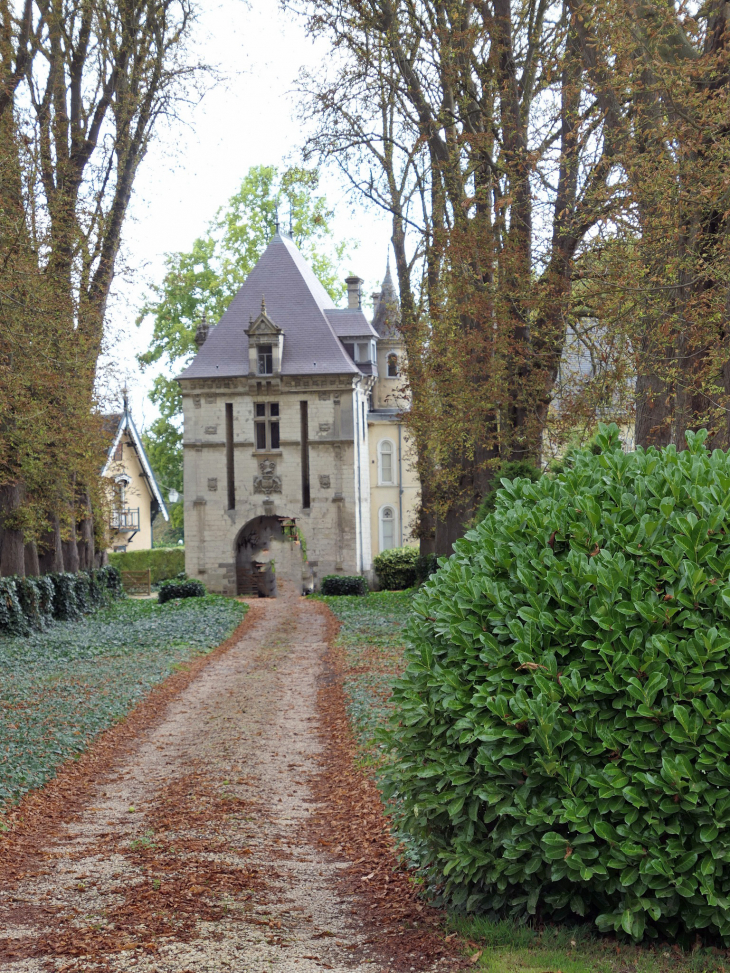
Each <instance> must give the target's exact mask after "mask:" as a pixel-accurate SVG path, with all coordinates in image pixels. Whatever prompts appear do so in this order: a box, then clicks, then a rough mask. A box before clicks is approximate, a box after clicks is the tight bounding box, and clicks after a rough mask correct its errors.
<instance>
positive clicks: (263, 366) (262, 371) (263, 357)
mask: <svg viewBox="0 0 730 973" xmlns="http://www.w3.org/2000/svg"><path fill="white" fill-rule="evenodd" d="M273 372H274V355H273V352H272V346H271V345H259V375H272V374H273Z"/></svg>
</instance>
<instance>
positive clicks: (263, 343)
mask: <svg viewBox="0 0 730 973" xmlns="http://www.w3.org/2000/svg"><path fill="white" fill-rule="evenodd" d="M245 334H246V335H247V336H248V365H249V375H251V376H254V375H280V374H281V361H282V358H283V356H284V332H283V331H282V330H281V328H279V327H278V326H277V325H276V324H274V322H273V321H272V320H271V318H270V317H269V316H268V314H267V313H266V301H265V300H263V299H262V300H261V313H260V314H259V316H258V317H257V318H256V320H255V321H254V320H251V321H250V322H249V326H248V328H247V329H246V331H245Z"/></svg>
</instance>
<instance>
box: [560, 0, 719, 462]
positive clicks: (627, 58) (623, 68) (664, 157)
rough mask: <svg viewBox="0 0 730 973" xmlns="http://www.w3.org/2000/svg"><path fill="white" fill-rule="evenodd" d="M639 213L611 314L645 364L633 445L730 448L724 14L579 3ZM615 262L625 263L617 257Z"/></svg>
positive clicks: (595, 81) (640, 3) (640, 0)
mask: <svg viewBox="0 0 730 973" xmlns="http://www.w3.org/2000/svg"><path fill="white" fill-rule="evenodd" d="M570 6H571V9H573V11H574V13H575V22H576V25H577V38H578V42H579V45H580V51H581V58H582V61H583V64H584V68H585V71H586V74H587V77H588V79H589V82H590V86H591V89H592V91H593V92H594V95H595V97H596V98H597V99H598V101H599V103H600V106H601V112H602V115H603V118H604V122H603V125H604V131H605V133H606V134H605V138H606V139H607V141H609V142H610V144H611V146H612V152H613V156H614V161H615V163H616V165H617V166H620V168H621V170H622V172H623V174H624V177H625V179H626V181H627V184H628V187H629V191H630V200H631V204H632V208H631V211H630V213H629V214H628V218H627V220H626V222H625V223H624V224H623V225H621V226H619V227H617V233H618V235H619V236H620V237H623V239H624V241H625V245H624V246H623V247H622V248H621V247H616V248H614V250H613V253H612V257H613V259H612V260H611V261H610V262H608V263H607V265H606V267H605V268H604V269H605V270H606V272H607V273H608V275H609V277H610V280H611V290H612V297H613V299H612V300H606V301H604V307H603V314H604V316H605V318H606V319H607V320H611V321H612V322H613V323H614V326H615V327H617V328H623V330H624V331H626V332H627V333H628V334H629V335H630V337H631V340H632V342H633V344H634V348H635V351H636V358H637V372H638V381H637V389H636V392H637V409H636V440H637V442H638V443H640V444H642V445H648V444H649V443H654V444H657V445H666V444H669V443H673V444H674V445H676V446H677V447H678V448H680V449H682V448H684V446H685V432H686V430H687V429H696V428H699V427H702V426H707V427H708V428H709V429H710V432H711V436H712V440H713V441H714V443H715V444H716V445H719V446H722V447H724V448H727V447H728V446H730V320H729V318H728V315H729V314H730V282H729V281H728V276H727V266H728V259H729V258H730V249H729V242H730V237H729V235H728V229H729V228H730V227H729V226H728V214H729V212H730V207H729V205H728V189H727V172H728V163H729V162H730V126H729V125H728V122H727V112H726V103H727V98H728V94H729V93H730V73H729V68H728V43H729V42H730V37H729V36H728V5H727V3H726V2H724V0H709V2H708V3H704V4H701V5H698V6H697V8H696V10H693V9H692V8H690V7H688V5H686V4H679V3H673V2H672V3H666V2H660V0H617V2H613V0H612V2H611V3H608V2H592V3H590V4H587V3H584V2H583V0H570ZM616 258H619V259H616Z"/></svg>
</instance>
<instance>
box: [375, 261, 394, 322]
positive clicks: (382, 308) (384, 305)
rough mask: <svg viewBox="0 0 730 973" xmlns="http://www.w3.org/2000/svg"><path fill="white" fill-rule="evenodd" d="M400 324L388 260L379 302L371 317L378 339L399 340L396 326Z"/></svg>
mask: <svg viewBox="0 0 730 973" xmlns="http://www.w3.org/2000/svg"><path fill="white" fill-rule="evenodd" d="M399 324H400V304H399V301H398V292H397V291H396V289H395V284H394V283H393V278H392V277H391V276H390V260H388V265H387V267H386V269H385V277H384V278H383V286H382V287H381V290H380V300H379V301H378V306H377V307H376V308H375V315H374V316H373V327H374V328H375V330H376V331H377V333H378V337H379V338H396V339H400V334H399V333H398V325H399Z"/></svg>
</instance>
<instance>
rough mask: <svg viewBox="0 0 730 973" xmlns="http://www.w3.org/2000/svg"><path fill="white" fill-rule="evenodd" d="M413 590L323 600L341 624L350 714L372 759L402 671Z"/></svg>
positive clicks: (365, 753) (366, 757)
mask: <svg viewBox="0 0 730 973" xmlns="http://www.w3.org/2000/svg"><path fill="white" fill-rule="evenodd" d="M414 593H415V588H411V589H408V590H406V591H377V592H370V594H368V595H365V597H357V596H342V597H333V598H322V599H321V600H322V601H324V602H325V603H326V604H327V605H329V607H330V609H331V610H332V612H333V613H334V615H335V616H336V617H337V618H338V619H339V621H340V623H341V625H342V627H341V629H340V637H339V641H340V645H341V646H342V647H343V648H344V650H345V667H346V673H345V680H344V685H345V693H346V695H347V705H348V715H349V717H350V722H351V724H352V728H353V731H354V733H355V736H356V737H357V741H358V744H359V746H360V750H361V752H362V754H363V759H364V760H366V761H368V762H372V761H376V760H377V754H378V752H379V748H378V746H377V744H376V743H375V741H374V735H375V732H376V730H377V729H378V728H379V727H381V726H382V725H383V724H384V723H385V721H386V720H387V718H388V714H389V712H390V705H389V699H390V694H391V691H392V686H393V680H394V679H395V678H396V676H398V675H399V674H400V673H401V672H402V671H403V646H402V639H401V630H402V628H403V625H404V624H405V621H406V618H407V617H408V612H409V611H410V607H411V601H412V600H413V595H414Z"/></svg>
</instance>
